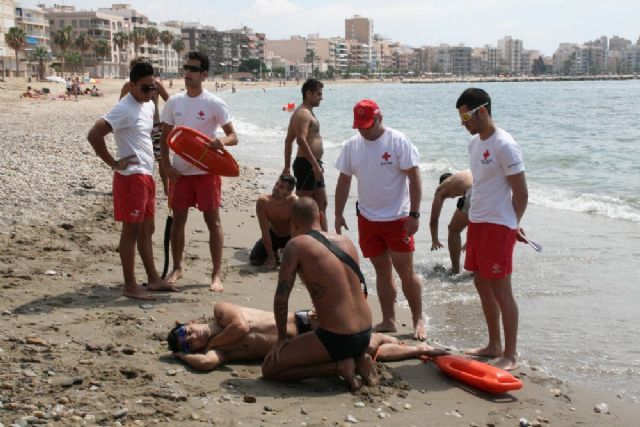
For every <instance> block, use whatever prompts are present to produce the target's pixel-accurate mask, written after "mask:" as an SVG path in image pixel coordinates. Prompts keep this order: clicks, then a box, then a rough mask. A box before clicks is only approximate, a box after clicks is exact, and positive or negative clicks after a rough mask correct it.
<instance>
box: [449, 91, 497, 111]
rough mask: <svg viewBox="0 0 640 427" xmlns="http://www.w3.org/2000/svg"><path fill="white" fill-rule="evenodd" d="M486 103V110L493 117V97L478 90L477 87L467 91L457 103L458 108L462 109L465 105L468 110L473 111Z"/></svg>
mask: <svg viewBox="0 0 640 427" xmlns="http://www.w3.org/2000/svg"><path fill="white" fill-rule="evenodd" d="M484 103H486V104H487V105H485V108H486V109H487V112H488V113H489V115H491V97H490V96H489V94H488V93H487V92H485V91H484V90H482V89H478V88H475V87H470V88H469V89H466V90H465V91H464V92H462V94H461V95H460V96H459V97H458V101H457V102H456V108H460V107H462V106H463V105H464V106H466V107H467V110H473V109H474V108H476V107H479V106H481V105H482V104H484Z"/></svg>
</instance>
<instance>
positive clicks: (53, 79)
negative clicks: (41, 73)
mask: <svg viewBox="0 0 640 427" xmlns="http://www.w3.org/2000/svg"><path fill="white" fill-rule="evenodd" d="M46 79H47V80H49V81H50V82H55V83H66V81H65V79H63V78H62V77H59V76H49V77H47V78H46Z"/></svg>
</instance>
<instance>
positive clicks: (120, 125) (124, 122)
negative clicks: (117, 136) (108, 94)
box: [103, 102, 134, 132]
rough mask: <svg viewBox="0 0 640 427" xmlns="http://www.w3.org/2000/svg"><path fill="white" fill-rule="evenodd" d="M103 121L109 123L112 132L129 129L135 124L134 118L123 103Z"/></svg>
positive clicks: (112, 110) (115, 107)
mask: <svg viewBox="0 0 640 427" xmlns="http://www.w3.org/2000/svg"><path fill="white" fill-rule="evenodd" d="M103 119H104V120H105V121H106V122H107V123H109V125H110V126H111V130H112V131H114V132H115V131H117V130H118V129H124V128H127V127H129V126H131V125H132V124H133V123H134V118H133V117H132V115H131V113H130V112H129V111H128V109H127V108H126V107H125V106H124V103H123V102H118V103H117V104H116V105H115V106H114V107H113V108H112V109H111V111H109V112H108V113H107V114H105V116H104V117H103Z"/></svg>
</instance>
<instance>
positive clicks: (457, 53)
mask: <svg viewBox="0 0 640 427" xmlns="http://www.w3.org/2000/svg"><path fill="white" fill-rule="evenodd" d="M471 50H472V49H471V48H470V47H467V46H462V45H461V46H452V47H450V48H449V54H450V55H451V60H450V63H451V73H452V74H454V75H456V76H466V75H468V74H471Z"/></svg>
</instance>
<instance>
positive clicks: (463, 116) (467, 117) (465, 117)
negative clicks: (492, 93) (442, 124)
mask: <svg viewBox="0 0 640 427" xmlns="http://www.w3.org/2000/svg"><path fill="white" fill-rule="evenodd" d="M485 105H489V103H488V102H485V103H484V104H482V105H478V106H477V107H476V108H474V109H473V110H471V111H467V112H465V113H462V114H460V118H461V119H462V121H463V122H468V121H469V120H471V118H472V117H473V115H474V114H475V113H477V112H478V110H479V109H480V107H484V106H485Z"/></svg>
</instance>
